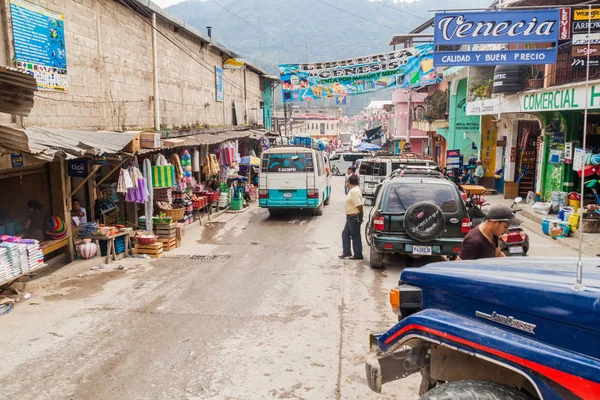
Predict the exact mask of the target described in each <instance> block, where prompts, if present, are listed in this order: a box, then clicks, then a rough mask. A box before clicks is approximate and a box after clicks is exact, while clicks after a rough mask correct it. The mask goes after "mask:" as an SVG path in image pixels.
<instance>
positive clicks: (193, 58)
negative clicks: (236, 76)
mask: <svg viewBox="0 0 600 400" xmlns="http://www.w3.org/2000/svg"><path fill="white" fill-rule="evenodd" d="M123 4H124V5H125V6H126V7H127V8H129V9H130V10H131V11H133V13H134V14H135V15H137V16H138V17H139V18H140V19H141V20H142V21H143V22H144V23H145V24H147V25H148V26H150V27H151V28H152V29H154V30H155V31H156V32H157V33H158V34H160V35H161V36H162V37H164V38H165V39H166V40H167V41H169V42H170V43H171V44H173V45H174V46H175V47H177V48H178V49H179V50H181V51H182V52H183V53H184V54H185V55H187V56H188V57H190V58H191V59H192V60H194V61H195V62H196V63H197V64H198V65H200V66H201V67H202V68H204V69H206V70H207V71H209V72H210V73H211V74H212V73H214V71H213V69H212V66H211V67H208V66H206V65H205V64H203V63H202V62H201V61H199V60H198V59H197V58H196V57H194V56H192V55H191V54H190V53H188V52H186V51H185V50H184V49H183V48H182V47H181V46H184V47H186V48H187V50H189V51H190V52H192V54H194V53H193V52H194V50H193V49H190V48H189V47H187V46H186V45H185V44H181V45H180V44H178V43H176V42H175V41H174V40H173V39H171V38H170V37H168V36H167V35H166V34H164V33H163V32H162V31H161V30H160V29H158V28H155V27H154V26H152V23H151V22H150V21H146V19H145V18H144V16H142V15H140V14H139V13H138V12H137V11H136V10H134V9H133V8H132V7H131V6H130V5H129V4H128V3H123ZM113 18H114V16H113ZM223 81H227V82H229V83H230V84H231V85H233V86H236V87H238V88H239V89H242V90H246V91H247V92H249V93H251V94H253V95H255V96H257V97H258V98H262V93H261V94H257V93H256V92H253V91H251V90H248V88H244V87H243V86H241V85H238V84H237V83H235V82H233V81H231V80H229V79H227V78H226V77H225V75H223Z"/></svg>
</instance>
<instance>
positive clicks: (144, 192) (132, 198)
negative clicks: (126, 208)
mask: <svg viewBox="0 0 600 400" xmlns="http://www.w3.org/2000/svg"><path fill="white" fill-rule="evenodd" d="M129 174H130V175H131V180H132V182H134V185H133V187H131V188H129V189H127V194H126V195H125V201H128V202H130V203H145V202H146V200H148V186H147V184H146V179H145V178H144V176H143V175H142V173H141V172H140V170H139V169H138V168H137V167H134V166H132V167H130V168H129Z"/></svg>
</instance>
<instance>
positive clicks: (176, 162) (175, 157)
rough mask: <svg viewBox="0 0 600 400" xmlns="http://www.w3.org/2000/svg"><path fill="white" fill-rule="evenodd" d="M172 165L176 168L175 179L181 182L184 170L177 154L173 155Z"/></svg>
mask: <svg viewBox="0 0 600 400" xmlns="http://www.w3.org/2000/svg"><path fill="white" fill-rule="evenodd" d="M169 161H171V164H173V167H174V168H175V178H176V179H177V180H178V181H180V180H181V178H182V177H183V168H182V167H181V160H180V159H179V156H178V155H177V154H173V155H172V156H171V158H170V160H169Z"/></svg>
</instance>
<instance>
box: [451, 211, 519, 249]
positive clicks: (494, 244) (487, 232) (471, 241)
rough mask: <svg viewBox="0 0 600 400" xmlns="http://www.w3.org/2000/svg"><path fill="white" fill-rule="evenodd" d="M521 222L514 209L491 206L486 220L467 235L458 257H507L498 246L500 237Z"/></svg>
mask: <svg viewBox="0 0 600 400" xmlns="http://www.w3.org/2000/svg"><path fill="white" fill-rule="evenodd" d="M520 224H521V221H520V220H519V219H518V218H517V217H515V214H514V212H513V210H512V209H510V208H508V207H506V206H493V207H491V208H490V209H489V211H488V212H487V214H486V217H485V221H484V222H483V223H481V224H480V225H479V226H477V227H475V229H472V230H471V232H469V233H468V234H467V236H465V238H464V240H463V243H462V248H461V250H460V254H459V255H458V259H460V260H477V259H480V258H492V257H506V256H505V255H504V253H502V252H501V251H500V248H499V247H498V238H499V237H500V236H502V235H504V234H505V233H506V232H507V231H508V227H509V226H510V225H520Z"/></svg>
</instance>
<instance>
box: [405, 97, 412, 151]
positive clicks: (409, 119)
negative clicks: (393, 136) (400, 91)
mask: <svg viewBox="0 0 600 400" xmlns="http://www.w3.org/2000/svg"><path fill="white" fill-rule="evenodd" d="M411 128H412V90H409V91H408V111H407V112H406V143H409V144H410V130H411Z"/></svg>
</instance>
